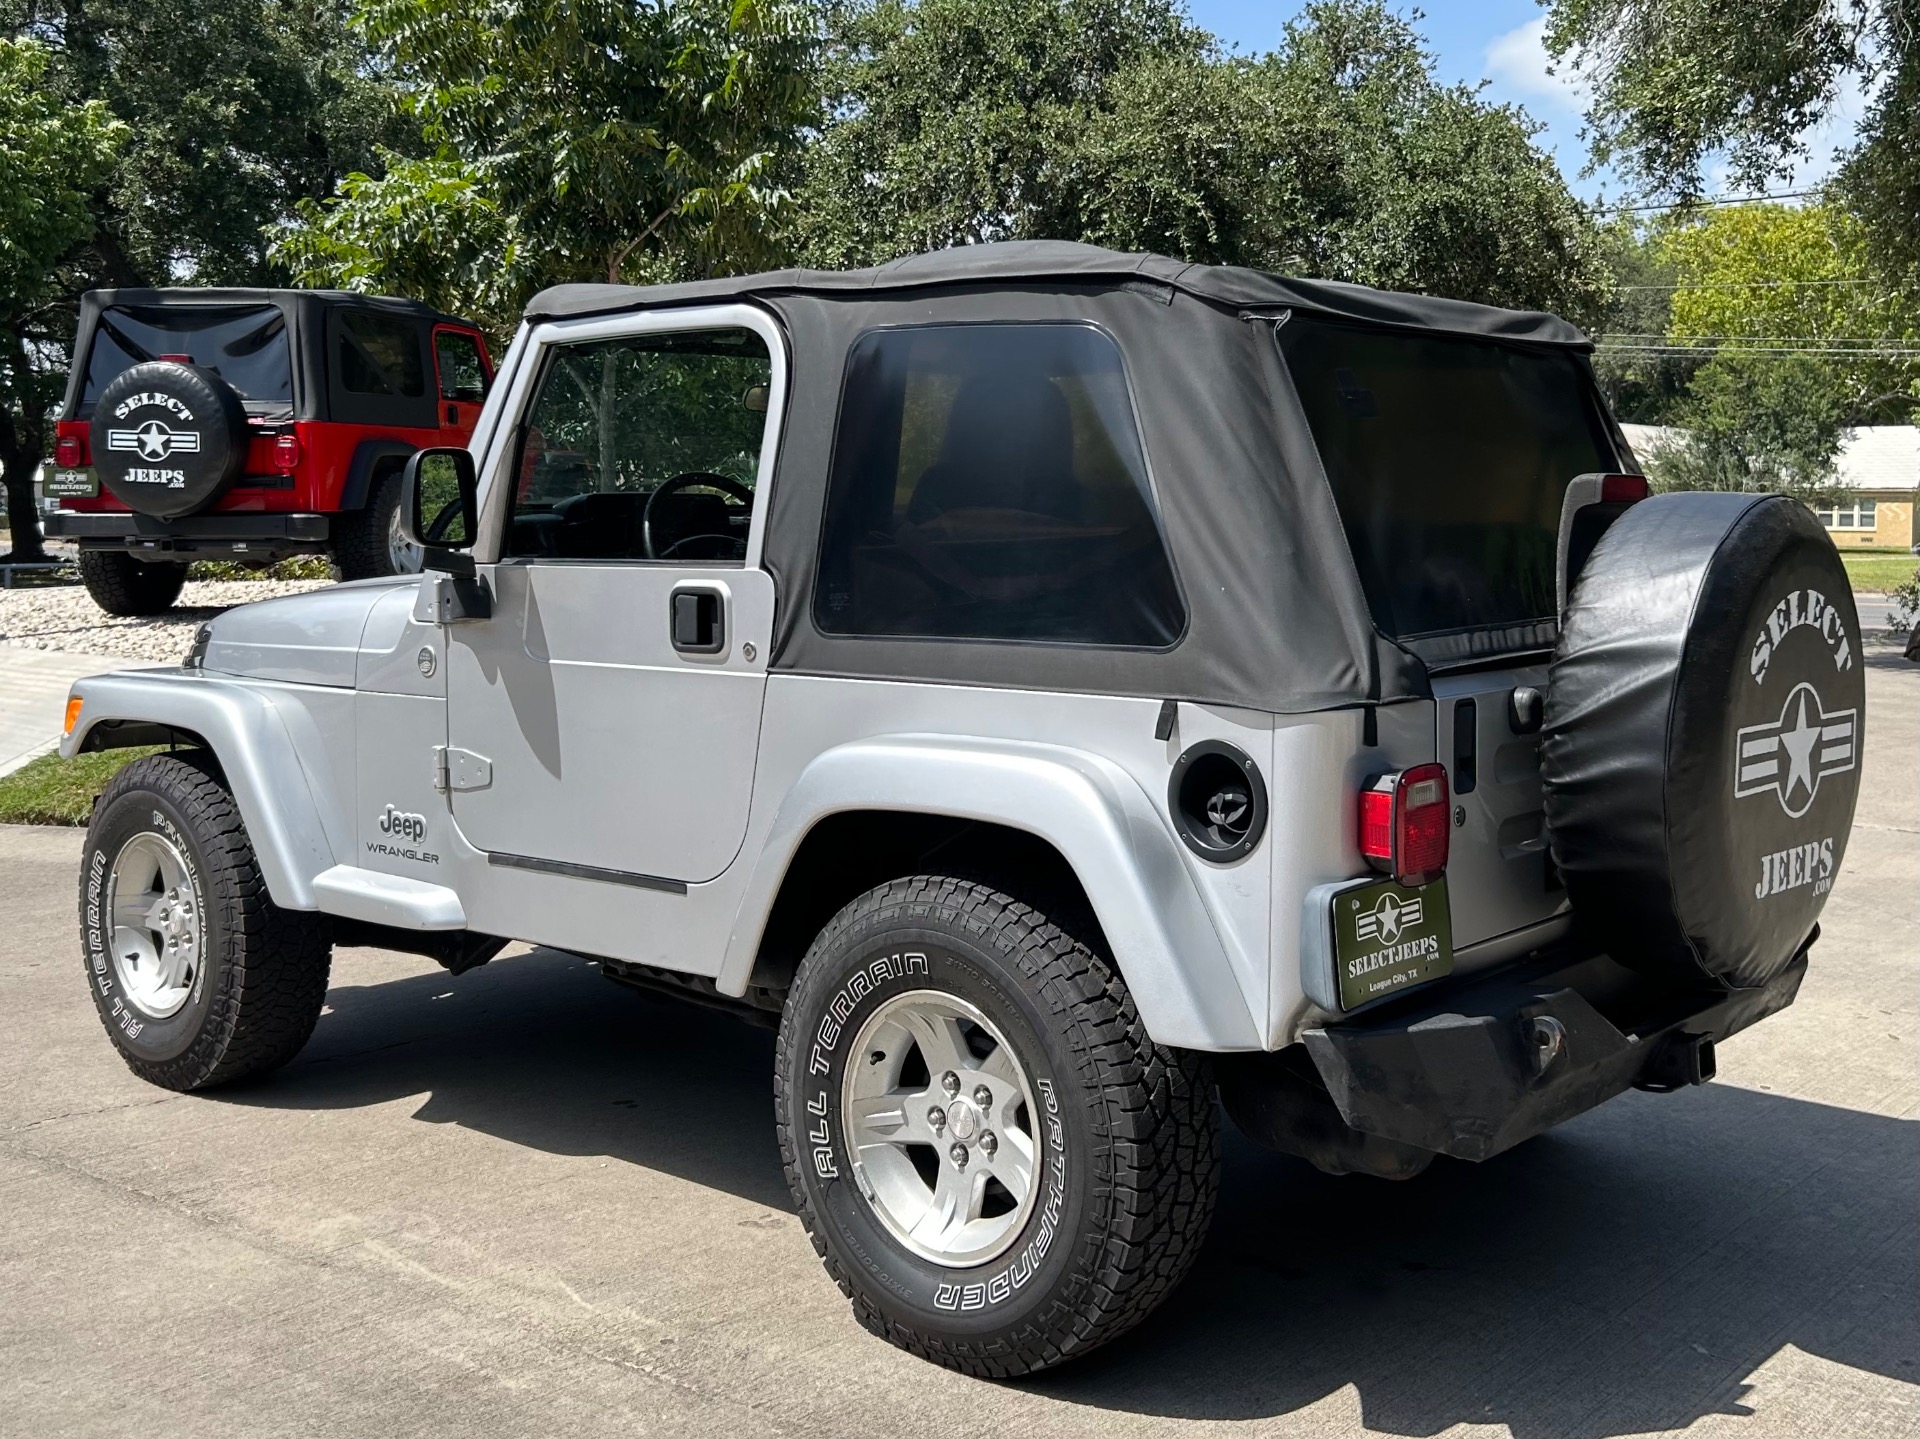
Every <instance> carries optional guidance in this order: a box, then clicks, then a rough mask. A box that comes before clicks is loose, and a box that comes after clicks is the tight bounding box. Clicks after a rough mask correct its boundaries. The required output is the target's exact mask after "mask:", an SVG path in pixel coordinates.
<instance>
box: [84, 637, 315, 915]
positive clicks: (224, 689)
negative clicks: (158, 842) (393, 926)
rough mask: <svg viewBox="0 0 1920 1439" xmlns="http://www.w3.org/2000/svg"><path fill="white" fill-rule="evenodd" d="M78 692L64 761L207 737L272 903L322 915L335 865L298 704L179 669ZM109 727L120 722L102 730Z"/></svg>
mask: <svg viewBox="0 0 1920 1439" xmlns="http://www.w3.org/2000/svg"><path fill="white" fill-rule="evenodd" d="M72 694H73V696H74V697H75V698H78V699H79V700H80V701H81V707H80V718H79V720H78V721H77V722H76V723H75V725H74V727H73V729H72V731H71V732H70V733H69V734H67V735H66V737H65V738H63V739H62V740H61V741H60V753H61V754H62V755H64V756H66V757H67V758H72V757H73V756H74V755H76V754H79V753H81V752H82V751H83V750H87V749H114V748H119V747H121V746H124V745H133V744H153V743H164V742H165V738H166V735H165V732H166V731H170V730H171V731H183V732H185V733H188V734H193V735H197V736H199V738H200V739H201V740H202V741H204V742H205V743H206V745H207V747H208V748H209V749H211V750H212V751H213V753H214V755H215V757H216V758H218V759H219V761H220V767H221V769H222V771H223V772H224V773H225V775H226V778H227V787H228V789H230V790H231V791H232V792H233V798H234V803H235V804H237V805H238V806H239V808H240V818H241V820H242V821H243V822H244V823H245V824H246V827H247V838H248V839H249V840H250V841H251V842H252V844H253V851H254V854H255V856H256V857H257V859H258V860H259V864H260V874H261V877H262V878H263V879H265V880H266V883H267V892H268V893H269V894H271V895H272V896H273V900H274V903H275V904H278V905H279V906H280V907H281V908H283V909H317V908H319V906H318V904H316V903H315V901H314V894H313V877H314V876H315V875H316V874H319V873H320V872H321V871H322V870H325V869H328V868H330V867H331V866H332V865H333V864H334V863H335V858H334V852H333V847H332V845H331V844H329V843H328V840H327V827H326V825H325V823H324V822H323V818H322V811H321V806H320V803H319V801H318V800H317V799H316V797H315V792H314V787H313V784H312V781H311V779H310V777H309V775H308V769H307V766H306V764H305V763H303V762H302V760H301V756H300V747H299V746H297V745H296V744H295V743H294V740H293V734H292V731H301V732H303V733H304V731H305V730H306V728H307V727H308V726H309V725H310V719H309V717H308V716H307V715H306V714H305V712H304V711H302V710H300V708H299V706H298V705H297V704H293V703H292V702H290V701H289V700H287V699H286V698H285V697H284V696H282V695H280V694H278V693H276V692H275V691H274V690H272V689H268V688H263V687H260V686H256V685H248V684H241V683H236V682H233V681H227V680H221V679H217V678H214V677H213V676H210V675H205V674H198V673H195V672H193V671H190V670H177V669H168V670H158V669H156V670H122V671H119V672H117V673H114V674H105V675H94V676H92V677H90V678H88V679H83V680H79V681H77V682H75V684H74V686H73V690H72ZM109 722H117V723H115V724H113V726H112V727H111V728H109V729H102V728H101V726H102V725H106V724H109ZM336 827H338V826H336Z"/></svg>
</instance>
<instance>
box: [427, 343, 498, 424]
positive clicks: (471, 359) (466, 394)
mask: <svg viewBox="0 0 1920 1439" xmlns="http://www.w3.org/2000/svg"><path fill="white" fill-rule="evenodd" d="M433 352H434V359H435V361H436V362H437V363H438V364H439V367H440V398H441V399H443V400H457V401H459V402H460V403H462V404H470V405H477V404H479V403H480V402H481V401H482V400H484V399H486V397H487V384H488V377H487V367H486V365H485V364H484V363H483V362H482V361H481V359H480V337H479V336H478V335H473V334H469V333H468V332H467V331H465V330H435V331H434V332H433Z"/></svg>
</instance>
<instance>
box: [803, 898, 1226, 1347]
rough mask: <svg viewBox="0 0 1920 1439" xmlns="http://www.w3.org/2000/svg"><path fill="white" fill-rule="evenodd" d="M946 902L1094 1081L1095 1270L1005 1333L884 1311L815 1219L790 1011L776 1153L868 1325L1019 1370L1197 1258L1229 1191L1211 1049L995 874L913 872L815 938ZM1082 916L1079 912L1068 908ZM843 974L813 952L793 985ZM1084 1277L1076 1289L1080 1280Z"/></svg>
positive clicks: (1069, 1343) (1115, 1330) (1129, 1308)
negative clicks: (788, 1091)
mask: <svg viewBox="0 0 1920 1439" xmlns="http://www.w3.org/2000/svg"><path fill="white" fill-rule="evenodd" d="M935 915H939V916H942V917H945V918H948V919H949V920H957V921H958V923H959V925H960V926H961V927H962V928H963V929H964V930H966V931H967V932H969V933H970V934H971V935H972V936H973V937H974V938H975V939H976V940H978V941H979V942H981V943H982V944H983V945H986V946H988V947H991V948H992V949H993V950H995V951H996V952H997V953H998V954H999V955H1000V956H1001V958H1002V959H1003V960H1005V961H1007V962H1009V964H1010V966H1011V967H1012V968H1013V970H1014V972H1015V973H1016V974H1018V975H1019V976H1020V978H1021V980H1022V981H1023V982H1024V984H1025V985H1026V987H1027V989H1028V993H1029V994H1030V995H1031V996H1032V997H1033V998H1035V999H1036V1000H1037V1001H1038V1002H1039V1003H1040V1005H1041V1006H1042V1008H1043V1009H1044V1010H1045V1011H1046V1012H1047V1013H1048V1014H1049V1015H1050V1016H1051V1017H1052V1020H1053V1022H1054V1025H1055V1027H1056V1029H1057V1031H1058V1033H1059V1034H1060V1035H1061V1036H1062V1037H1063V1038H1064V1039H1065V1040H1066V1042H1067V1045H1068V1047H1069V1048H1070V1050H1071V1052H1072V1054H1073V1061H1074V1063H1075V1065H1076V1066H1077V1068H1078V1070H1079V1075H1078V1078H1079V1080H1080V1083H1081V1084H1082V1086H1084V1088H1085V1089H1086V1090H1087V1091H1088V1092H1090V1093H1091V1094H1093V1095H1094V1096H1095V1105H1094V1131H1095V1147H1094V1151H1093V1153H1092V1155H1090V1156H1089V1180H1090V1182H1091V1183H1092V1185H1093V1203H1092V1204H1091V1206H1090V1209H1089V1213H1090V1214H1091V1215H1092V1216H1094V1221H1095V1222H1094V1223H1093V1224H1092V1225H1090V1226H1089V1232H1088V1233H1087V1234H1085V1235H1083V1236H1079V1237H1078V1239H1077V1240H1076V1242H1078V1243H1081V1244H1085V1245H1088V1246H1090V1248H1091V1251H1092V1252H1093V1254H1094V1256H1095V1259H1094V1262H1093V1263H1092V1264H1091V1265H1088V1266H1086V1267H1085V1269H1084V1270H1083V1273H1084V1274H1085V1275H1086V1277H1085V1279H1084V1280H1083V1281H1081V1282H1080V1283H1079V1284H1078V1285H1077V1286H1069V1287H1068V1288H1067V1289H1066V1290H1065V1291H1063V1293H1062V1294H1061V1295H1060V1296H1057V1297H1056V1299H1055V1301H1054V1302H1053V1304H1052V1305H1051V1306H1050V1307H1049V1308H1048V1309H1047V1310H1045V1311H1043V1312H1042V1313H1041V1314H1039V1315H1038V1316H1036V1317H1035V1318H1034V1319H1033V1320H1031V1321H1030V1322H1029V1323H1028V1324H1026V1325H1025V1326H1024V1327H1023V1329H1022V1330H1021V1331H1019V1332H1017V1333H1016V1334H1015V1335H1014V1336H1012V1338H1011V1339H1003V1340H997V1341H993V1342H972V1341H967V1340H960V1339H955V1338H953V1337H950V1336H944V1335H940V1334H935V1333H930V1332H926V1331H923V1330H920V1329H916V1328H912V1327H910V1326H907V1325H903V1324H901V1323H899V1322H898V1321H896V1320H892V1319H890V1318H889V1317H888V1316H887V1315H886V1314H885V1313H883V1312H882V1310H881V1309H880V1308H879V1307H878V1306H877V1305H875V1304H874V1303H873V1302H872V1301H871V1300H869V1299H868V1298H867V1297H866V1296H865V1295H864V1294H863V1293H862V1292H861V1290H860V1288H859V1286H858V1285H857V1284H856V1283H855V1282H854V1276H853V1275H852V1274H850V1273H849V1272H847V1270H846V1269H845V1267H844V1266H843V1265H842V1264H841V1263H840V1262H839V1261H838V1260H837V1259H836V1258H835V1256H834V1254H833V1252H832V1250H831V1248H830V1247H829V1246H828V1244H827V1243H826V1241H825V1239H824V1237H823V1236H822V1234H821V1233H820V1229H819V1222H818V1219H817V1216H816V1215H815V1213H814V1210H813V1206H812V1204H811V1202H810V1199H809V1196H808V1193H807V1190H806V1187H805V1185H804V1184H803V1182H802V1180H801V1174H800V1169H799V1164H798V1161H799V1159H800V1158H801V1156H800V1155H799V1154H797V1153H796V1151H795V1147H794V1145H793V1143H792V1141H791V1137H790V1134H789V1127H788V1125H787V1123H786V1122H785V1120H786V1114H787V1102H786V1095H785V1092H784V1084H785V1075H786V1072H787V1067H786V1066H787V1058H788V1045H789V1042H790V1037H789V1026H787V1025H783V1026H782V1027H781V1031H780V1040H779V1055H778V1059H777V1063H776V1074H777V1075H778V1076H780V1078H779V1080H778V1081H777V1083H778V1084H779V1085H780V1087H781V1093H780V1094H779V1096H778V1100H779V1104H778V1107H779V1111H780V1115H781V1119H782V1123H781V1125H780V1143H781V1157H782V1160H783V1162H784V1164H785V1167H786V1173H787V1182H788V1184H789V1185H790V1186H791V1188H792V1189H793V1192H794V1195H795V1198H796V1199H797V1200H798V1201H799V1205H800V1217H801V1221H802V1223H803V1224H804V1225H805V1227H806V1231H807V1234H808V1237H809V1238H810V1239H811V1240H812V1242H813V1247H814V1252H815V1253H817V1254H818V1255H819V1256H820V1257H821V1259H822V1261H823V1262H824V1263H825V1265H826V1268H827V1272H828V1273H829V1275H831V1276H832V1278H833V1280H834V1282H835V1283H836V1284H837V1285H838V1286H839V1288H840V1291H841V1292H842V1293H843V1294H845V1295H846V1296H847V1297H848V1298H849V1299H850V1300H851V1301H852V1304H853V1309H854V1313H855V1316H856V1317H857V1318H858V1319H859V1321H860V1323H861V1324H862V1325H863V1326H864V1327H866V1328H867V1329H868V1330H870V1331H871V1332H873V1333H875V1334H877V1335H879V1336H880V1337H882V1338H884V1339H886V1340H888V1341H889V1342H891V1343H893V1344H895V1345H897V1346H899V1347H900V1348H902V1349H905V1350H907V1351H908V1352H909V1353H912V1354H915V1355H918V1356H920V1357H921V1358H924V1359H927V1360H930V1361H932V1362H933V1363H936V1364H940V1365H943V1366H945V1367H947V1368H950V1369H957V1370H960V1371H963V1372H965V1373H968V1374H973V1375H977V1376H980V1377H985V1378H1011V1377H1015V1376H1018V1375H1022V1374H1030V1373H1033V1372H1035V1371H1037V1370H1041V1369H1045V1368H1049V1367H1051V1366H1053V1365H1056V1364H1059V1363H1061V1362H1062V1361H1064V1360H1067V1359H1070V1358H1075V1357H1078V1356H1079V1355H1081V1354H1084V1353H1086V1352H1087V1351H1089V1350H1091V1349H1093V1348H1095V1347H1096V1346H1098V1345H1100V1344H1104V1343H1106V1342H1107V1341H1109V1340H1111V1339H1113V1338H1115V1337H1116V1336H1118V1335H1120V1334H1122V1333H1124V1332H1125V1331H1126V1330H1128V1329H1130V1328H1132V1327H1133V1326H1134V1325H1135V1324H1137V1323H1139V1322H1140V1321H1141V1320H1142V1319H1144V1318H1145V1317H1146V1316H1147V1315H1148V1314H1149V1313H1151V1312H1152V1311H1153V1310H1154V1309H1155V1308H1156V1307H1158V1306H1159V1304H1160V1303H1161V1302H1162V1301H1163V1300H1164V1299H1166V1297H1167V1296H1168V1295H1169V1294H1171V1293H1172V1292H1173V1290H1174V1289H1175V1288H1176V1287H1177V1286H1178V1285H1179V1284H1180V1282H1181V1281H1182V1280H1183V1279H1184V1278H1185V1277H1186V1275H1187V1273H1188V1271H1189V1270H1191V1269H1192V1267H1193V1264H1194V1261H1195V1259H1196V1258H1197V1257H1198V1255H1199V1252H1200V1248H1201V1245H1202V1243H1203V1242H1204V1240H1205V1238H1206V1235H1207V1231H1208V1228H1209V1227H1210V1225H1211V1222H1212V1218H1213V1209H1214V1203H1215V1200H1216V1198H1217V1196H1218V1192H1219V1175H1220V1148H1219V1127H1218V1120H1217V1116H1216V1112H1215V1105H1214V1098H1213V1082H1212V1074H1211V1071H1210V1069H1209V1067H1208V1065H1207V1063H1206V1060H1205V1058H1204V1056H1201V1055H1199V1054H1195V1053H1192V1052H1190V1051H1184V1050H1175V1049H1169V1048H1167V1047H1165V1046H1163V1045H1159V1044H1156V1043H1155V1042H1154V1041H1153V1040H1152V1039H1151V1038H1150V1037H1149V1036H1148V1034H1147V1032H1146V1026H1145V1025H1144V1024H1143V1023H1142V1022H1141V1019H1140V1014H1139V1011H1138V1009H1136V1008H1135V1006H1134V1002H1133V997H1132V995H1131V994H1130V993H1129V992H1128V990H1127V987H1126V984H1125V982H1124V981H1123V980H1122V979H1121V977H1120V975H1119V973H1118V972H1117V971H1116V970H1115V969H1114V968H1113V966H1112V965H1111V964H1110V963H1109V962H1108V961H1107V960H1106V959H1105V958H1104V957H1103V956H1102V955H1101V954H1100V953H1099V952H1098V951H1097V950H1096V949H1095V948H1094V947H1093V946H1092V945H1090V944H1089V943H1087V942H1086V941H1085V940H1083V939H1081V938H1078V937H1076V935H1075V934H1074V933H1072V932H1070V928H1069V927H1063V924H1061V923H1057V922H1056V921H1055V920H1054V919H1052V918H1050V917H1049V916H1048V915H1047V914H1046V913H1044V912H1042V911H1041V910H1040V909H1038V908H1036V907H1035V906H1034V905H1032V904H1029V903H1027V902H1025V901H1023V900H1021V899H1018V898H1015V897H1014V896H1012V895H1009V894H1006V893H1004V892H1002V891H1000V890H998V889H996V888H994V887H993V886H992V885H990V884H987V883H983V882H981V881H978V880H975V879H971V878H966V877H962V876H957V875H915V876H912V877H910V878H906V879H900V880H894V881H892V882H890V883H888V884H885V885H882V886H880V887H878V888H877V889H873V890H870V891H868V892H867V893H866V894H864V895H862V896H860V897H859V898H858V899H856V900H854V901H853V902H852V903H850V904H849V905H847V906H846V908H844V909H842V910H841V911H840V913H839V914H837V915H836V916H835V917H834V918H833V919H832V920H831V921H830V922H829V923H828V925H827V926H826V928H825V929H823V930H822V931H821V932H820V934H819V935H818V937H816V939H815V940H814V942H813V945H812V946H811V947H810V948H809V950H808V955H807V959H808V960H809V961H811V960H813V959H814V957H815V956H816V955H823V954H829V953H832V952H833V951H834V950H835V949H836V948H837V947H838V946H839V945H840V944H841V943H842V942H843V940H844V939H845V938H846V937H847V936H848V935H849V934H850V933H852V932H853V931H855V930H859V929H866V928H870V927H872V926H874V925H877V924H880V923H884V922H893V923H902V924H909V925H911V924H914V923H916V922H920V921H924V920H925V919H927V918H929V917H932V916H935ZM1061 918H1062V919H1063V920H1066V921H1067V922H1068V925H1069V926H1071V927H1072V928H1075V929H1077V928H1079V926H1077V925H1073V924H1072V919H1073V916H1072V915H1071V914H1069V913H1066V912H1063V913H1062V915H1061ZM836 981H837V976H836V975H835V974H834V973H833V972H832V971H831V970H830V968H829V967H828V966H827V965H825V964H815V963H808V962H803V963H802V964H801V967H800V970H799V972H798V974H797V976H796V981H795V984H794V988H793V991H792V993H791V994H790V995H789V997H788V1006H789V1013H790V1014H793V1013H805V1012H807V1008H808V1000H809V998H810V994H809V991H810V990H813V989H817V988H820V987H822V986H824V985H829V984H831V983H834V982H836ZM1076 1287H1077V1289H1078V1291H1079V1292H1075V1289H1076Z"/></svg>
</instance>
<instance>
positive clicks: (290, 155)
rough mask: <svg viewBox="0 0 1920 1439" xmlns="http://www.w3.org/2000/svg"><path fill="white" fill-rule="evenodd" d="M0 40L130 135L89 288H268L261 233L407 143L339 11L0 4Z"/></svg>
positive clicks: (114, 177) (234, 3) (89, 2)
mask: <svg viewBox="0 0 1920 1439" xmlns="http://www.w3.org/2000/svg"><path fill="white" fill-rule="evenodd" d="M0 33H7V34H12V35H16V36H30V37H33V38H37V39H39V40H40V41H42V42H43V43H44V44H45V45H46V46H47V47H48V49H49V51H50V52H51V55H52V63H51V64H50V66H49V68H48V72H47V76H46V81H47V84H48V86H49V87H50V88H51V90H52V92H53V93H54V94H55V95H57V96H59V97H60V98H62V99H64V100H66V101H68V102H70V103H84V102H86V101H90V100H99V101H102V102H104V103H105V104H106V106H107V108H108V109H109V110H110V111H111V112H112V114H113V115H114V116H115V117H116V118H118V119H120V120H121V121H124V122H125V124H126V126H127V132H126V143H125V144H124V145H123V146H122V148H121V151H120V156H119V161H118V163H117V164H116V165H115V166H114V168H113V171H112V172H111V173H110V174H109V175H108V176H107V177H105V179H104V180H103V181H102V182H101V183H100V184H99V185H98V186H97V188H96V190H95V193H94V195H93V197H92V207H93V210H94V214H95V221H96V223H95V229H94V239H93V242H92V250H93V256H92V261H91V264H90V266H89V273H88V274H87V275H86V276H85V278H86V279H89V280H92V281H94V282H96V283H100V284H110V285H159V284H170V283H198V284H261V283H267V282H270V281H271V280H272V279H274V278H275V271H274V269H273V267H272V265H271V264H270V262H269V261H268V258H267V237H266V234H265V230H266V227H267V226H269V225H270V224H272V223H273V222H274V221H276V220H278V219H280V218H281V217H284V216H286V215H289V214H291V213H292V212H293V210H294V207H295V205H296V203H297V202H298V201H299V200H300V199H301V198H302V197H315V198H317V197H319V196H323V195H326V194H329V193H331V192H332V190H333V188H334V186H335V185H336V184H337V183H338V182H339V181H340V180H341V179H342V178H343V177H344V176H345V175H347V174H348V173H350V172H352V171H354V170H366V169H368V168H370V167H372V166H373V164H374V163H375V159H376V146H377V145H380V144H387V145H389V146H394V147H399V148H407V147H409V146H417V143H418V141H417V136H416V135H415V132H414V131H413V129H412V127H410V126H409V125H407V124H406V123H405V122H404V121H403V120H402V119H401V117H400V116H399V115H398V114H397V113H396V112H395V109H394V104H393V93H392V89H391V87H390V86H389V85H387V83H386V82H385V80H384V79H383V77H382V76H381V75H380V74H379V73H378V70H377V68H376V67H374V66H373V65H372V64H371V61H370V57H369V56H368V54H367V51H366V49H365V47H364V46H362V45H361V44H360V43H359V41H358V40H357V39H356V38H355V36H354V34H353V32H352V31H351V30H350V29H349V28H348V26H347V24H346V5H345V0H0Z"/></svg>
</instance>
